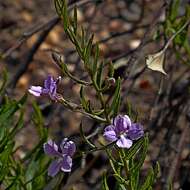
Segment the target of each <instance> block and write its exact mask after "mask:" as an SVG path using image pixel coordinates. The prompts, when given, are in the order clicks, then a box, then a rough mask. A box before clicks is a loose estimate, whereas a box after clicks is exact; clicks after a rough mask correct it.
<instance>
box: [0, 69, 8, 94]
mask: <svg viewBox="0 0 190 190" xmlns="http://www.w3.org/2000/svg"><path fill="white" fill-rule="evenodd" d="M2 75H3V82H2V84H1V86H0V95H2V94H3V92H4V90H5V86H6V84H7V78H8V77H7V71H6V70H5V69H4V70H3V72H2Z"/></svg>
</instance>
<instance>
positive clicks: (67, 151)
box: [44, 138, 76, 177]
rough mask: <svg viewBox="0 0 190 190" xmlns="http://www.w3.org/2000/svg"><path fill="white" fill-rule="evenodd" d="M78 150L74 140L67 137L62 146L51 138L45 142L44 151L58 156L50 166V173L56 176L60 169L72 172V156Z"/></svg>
mask: <svg viewBox="0 0 190 190" xmlns="http://www.w3.org/2000/svg"><path fill="white" fill-rule="evenodd" d="M75 151H76V146H75V143H74V142H73V141H68V139H67V138H65V139H64V140H63V141H62V143H61V144H60V147H59V148H58V146H57V145H56V143H55V142H53V141H52V140H49V141H48V142H47V143H45V144H44V152H45V153H46V154H47V155H49V156H53V157H56V158H57V159H55V160H54V161H52V163H51V164H50V166H49V168H48V175H49V176H52V177H54V176H55V175H56V174H57V173H58V172H59V171H60V170H61V171H63V172H70V171H71V168H72V156H73V155H74V153H75Z"/></svg>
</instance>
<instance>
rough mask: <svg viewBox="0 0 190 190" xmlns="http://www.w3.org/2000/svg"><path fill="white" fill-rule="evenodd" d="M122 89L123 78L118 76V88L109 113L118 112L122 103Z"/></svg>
mask: <svg viewBox="0 0 190 190" xmlns="http://www.w3.org/2000/svg"><path fill="white" fill-rule="evenodd" d="M120 90H121V79H120V78H118V79H117V81H116V89H115V92H114V95H113V100H112V104H111V106H110V108H109V110H108V113H113V115H114V116H115V114H116V113H117V111H118V108H119V105H120Z"/></svg>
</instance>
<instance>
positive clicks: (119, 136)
mask: <svg viewBox="0 0 190 190" xmlns="http://www.w3.org/2000/svg"><path fill="white" fill-rule="evenodd" d="M143 135H144V131H143V128H142V126H141V124H139V123H132V122H131V120H130V118H129V116H127V115H124V116H122V115H118V116H117V117H115V118H114V120H113V124H111V125H109V126H107V127H106V128H105V130H104V134H103V136H104V137H105V139H106V140H107V141H109V142H114V141H116V144H117V146H118V147H120V148H130V147H131V146H132V144H133V140H137V139H139V138H141V137H142V136H143Z"/></svg>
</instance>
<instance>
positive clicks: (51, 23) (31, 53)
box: [3, 0, 94, 89]
mask: <svg viewBox="0 0 190 190" xmlns="http://www.w3.org/2000/svg"><path fill="white" fill-rule="evenodd" d="M90 2H94V1H93V0H83V1H80V2H78V3H76V4H72V5H70V6H69V10H72V9H73V8H74V7H75V6H77V7H79V6H82V5H85V4H87V3H90ZM59 21H60V18H59V17H54V18H53V19H51V20H50V21H48V22H47V23H45V24H43V25H41V26H39V27H37V28H36V29H34V30H33V31H32V32H30V33H25V34H24V36H25V37H24V38H23V39H21V40H19V41H18V42H17V44H16V45H15V46H13V47H12V48H11V49H9V50H8V51H7V53H5V54H4V55H3V57H5V56H8V55H10V53H11V52H13V51H14V50H15V49H16V48H18V47H19V46H20V45H22V43H23V42H24V41H26V40H27V39H28V38H29V37H31V36H32V35H33V34H35V33H36V32H39V31H40V30H42V29H43V30H44V31H43V32H42V34H41V35H40V36H39V38H38V39H37V41H36V43H35V44H34V45H33V46H32V48H31V49H30V51H29V53H28V57H27V59H26V61H25V62H24V63H23V64H22V65H21V66H20V67H19V68H18V71H17V72H16V74H15V75H14V76H13V78H12V80H11V81H10V82H9V84H8V86H9V87H10V88H12V89H13V88H15V87H16V84H17V82H18V80H19V79H20V77H21V76H22V75H23V74H24V73H25V71H26V70H27V68H28V66H29V64H30V63H31V61H32V60H33V57H34V55H35V53H36V52H37V50H38V49H39V47H40V45H41V44H42V43H43V42H44V40H45V39H46V37H47V36H48V34H49V32H50V31H51V30H52V29H53V28H54V27H55V25H56V24H57V23H58V22H59ZM46 26H47V28H46ZM44 27H45V29H44Z"/></svg>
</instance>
